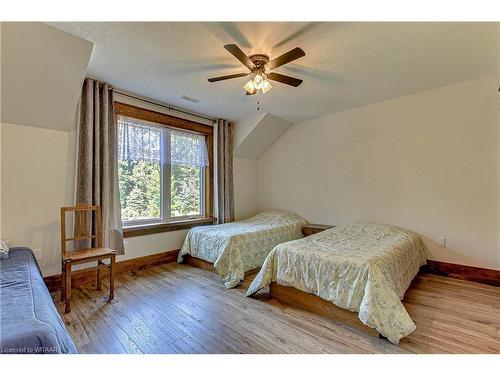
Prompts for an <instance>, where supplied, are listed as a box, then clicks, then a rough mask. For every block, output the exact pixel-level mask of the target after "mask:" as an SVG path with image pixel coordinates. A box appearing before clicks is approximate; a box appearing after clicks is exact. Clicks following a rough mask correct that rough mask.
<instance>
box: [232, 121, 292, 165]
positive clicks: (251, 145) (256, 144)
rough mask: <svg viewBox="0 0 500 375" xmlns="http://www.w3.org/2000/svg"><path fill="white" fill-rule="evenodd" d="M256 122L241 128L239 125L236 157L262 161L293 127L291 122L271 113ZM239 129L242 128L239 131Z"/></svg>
mask: <svg viewBox="0 0 500 375" xmlns="http://www.w3.org/2000/svg"><path fill="white" fill-rule="evenodd" d="M254 120H255V121H256V122H253V121H252V122H246V123H243V125H244V126H243V127H241V126H240V125H242V124H241V123H238V124H237V127H236V129H237V131H236V136H235V142H236V145H235V149H234V154H235V155H236V156H239V157H241V158H247V159H260V157H261V156H262V155H264V153H265V152H266V151H267V150H268V149H269V148H271V146H272V145H273V144H274V143H275V142H276V141H277V140H278V139H280V138H281V136H282V135H283V134H285V133H286V132H287V131H288V129H290V127H291V126H292V125H293V123H291V122H290V121H287V120H284V119H282V118H279V117H277V116H274V115H272V114H270V113H265V114H264V115H262V116H259V117H255V118H254ZM238 128H240V130H239V131H238ZM242 128H243V129H242ZM241 132H243V134H241ZM240 134H241V135H240Z"/></svg>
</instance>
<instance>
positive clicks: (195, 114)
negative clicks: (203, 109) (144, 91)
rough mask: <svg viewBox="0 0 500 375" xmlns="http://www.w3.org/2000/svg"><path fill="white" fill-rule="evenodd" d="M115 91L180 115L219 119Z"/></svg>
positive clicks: (211, 119)
mask: <svg viewBox="0 0 500 375" xmlns="http://www.w3.org/2000/svg"><path fill="white" fill-rule="evenodd" d="M113 91H114V92H115V93H117V94H119V95H123V96H128V97H129V98H132V99H136V100H140V101H142V102H146V103H149V104H153V105H157V106H159V107H163V108H166V109H168V110H169V111H175V112H179V113H184V114H186V115H189V116H194V117H198V118H202V119H205V120H210V121H216V120H217V119H215V118H213V117H208V116H203V115H199V114H197V113H193V112H189V111H184V110H182V109H179V108H175V107H172V106H169V105H166V104H160V103H157V102H154V101H152V100H148V99H144V98H141V97H139V96H135V95H132V94H128V93H126V92H123V91H121V90H117V89H113Z"/></svg>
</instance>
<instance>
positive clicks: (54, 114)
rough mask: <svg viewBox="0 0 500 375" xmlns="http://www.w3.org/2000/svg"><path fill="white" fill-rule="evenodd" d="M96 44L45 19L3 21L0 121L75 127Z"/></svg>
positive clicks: (65, 127) (54, 127)
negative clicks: (19, 21)
mask: <svg viewBox="0 0 500 375" xmlns="http://www.w3.org/2000/svg"><path fill="white" fill-rule="evenodd" d="M92 45H93V43H92V42H89V41H87V40H84V39H81V38H78V37H76V36H74V35H71V34H68V33H66V32H63V31H61V30H58V29H56V28H53V27H51V26H49V25H46V24H44V23H38V22H23V23H17V22H12V23H11V22H3V23H2V33H1V50H2V51H1V56H2V60H1V63H2V67H1V74H2V88H1V111H0V112H1V121H2V122H7V123H13V124H19V125H28V126H38V127H44V128H52V129H64V130H65V129H69V128H70V127H72V126H74V119H75V113H76V108H77V103H78V99H79V97H80V92H81V87H82V83H83V79H84V78H85V74H86V70H87V66H88V62H89V59H90V55H91V52H92Z"/></svg>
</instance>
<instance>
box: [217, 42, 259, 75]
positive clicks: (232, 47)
mask: <svg viewBox="0 0 500 375" xmlns="http://www.w3.org/2000/svg"><path fill="white" fill-rule="evenodd" d="M224 48H225V49H226V50H227V51H228V52H229V53H230V54H231V55H233V56H234V57H236V58H237V59H238V60H240V62H241V63H242V64H243V65H245V66H246V67H247V68H248V69H250V70H252V69H253V68H255V65H254V64H253V62H251V61H250V59H249V58H248V56H247V55H245V53H244V52H243V51H242V50H241V49H240V47H238V46H237V45H236V44H226V45H225V46H224Z"/></svg>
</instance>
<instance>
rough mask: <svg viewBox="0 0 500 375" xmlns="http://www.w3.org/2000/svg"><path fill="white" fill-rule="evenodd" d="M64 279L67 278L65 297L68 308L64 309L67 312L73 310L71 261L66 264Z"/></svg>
mask: <svg viewBox="0 0 500 375" xmlns="http://www.w3.org/2000/svg"><path fill="white" fill-rule="evenodd" d="M64 274H65V275H64V276H65V277H64V279H65V284H66V285H65V287H64V288H65V291H66V293H65V294H66V295H65V299H66V309H65V310H64V313H65V314H68V313H70V312H71V263H66V264H65V265H64Z"/></svg>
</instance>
